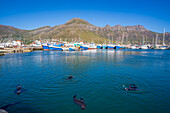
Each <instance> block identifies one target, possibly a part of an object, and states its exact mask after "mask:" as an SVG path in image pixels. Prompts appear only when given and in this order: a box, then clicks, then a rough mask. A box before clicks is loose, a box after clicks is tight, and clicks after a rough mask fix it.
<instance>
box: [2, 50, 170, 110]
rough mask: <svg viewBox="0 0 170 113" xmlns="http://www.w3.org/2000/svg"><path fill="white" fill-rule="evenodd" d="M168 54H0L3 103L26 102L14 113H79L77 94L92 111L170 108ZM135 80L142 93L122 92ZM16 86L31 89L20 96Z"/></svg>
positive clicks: (154, 51)
mask: <svg viewBox="0 0 170 113" xmlns="http://www.w3.org/2000/svg"><path fill="white" fill-rule="evenodd" d="M169 56H170V51H166V50H165V51H160V50H93V51H75V52H62V51H35V52H30V53H16V54H7V55H5V56H1V57H0V91H2V92H3V93H0V97H1V99H0V105H2V106H3V105H6V104H8V103H12V102H16V101H21V102H22V103H21V104H20V105H16V106H15V107H11V108H9V110H8V111H9V113H10V112H11V113H16V112H17V113H39V112H47V113H54V112H55V113H79V112H82V111H81V109H80V108H79V107H78V106H76V105H75V104H74V103H73V101H72V97H73V96H74V95H75V94H77V95H79V96H80V97H82V98H84V100H85V102H86V105H87V109H86V110H85V111H83V112H87V113H103V112H105V113H110V112H113V111H114V112H122V113H124V112H126V113H128V112H129V113H132V112H133V113H134V112H141V113H148V112H161V113H162V112H170V110H169V106H170V104H169V101H170V98H169V94H170V89H169V87H167V86H170V78H169V73H170V67H169V66H170V57H169ZM69 76H74V78H73V79H71V80H68V79H67V78H68V77H69ZM132 83H133V84H136V85H137V86H138V88H139V90H140V91H139V92H127V91H124V90H122V89H123V86H126V87H127V86H128V85H129V84H132ZM17 84H21V85H22V86H23V87H24V88H25V89H28V91H26V92H23V93H22V94H21V95H19V96H18V95H15V94H14V93H13V91H14V90H15V87H16V85H17ZM158 89H159V90H158ZM129 105H130V106H129ZM122 108H123V109H122Z"/></svg>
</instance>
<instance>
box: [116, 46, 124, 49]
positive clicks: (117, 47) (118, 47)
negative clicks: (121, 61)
mask: <svg viewBox="0 0 170 113" xmlns="http://www.w3.org/2000/svg"><path fill="white" fill-rule="evenodd" d="M115 49H125V47H121V46H115Z"/></svg>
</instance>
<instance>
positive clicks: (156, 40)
mask: <svg viewBox="0 0 170 113" xmlns="http://www.w3.org/2000/svg"><path fill="white" fill-rule="evenodd" d="M157 42H158V34H156V39H155V46H157Z"/></svg>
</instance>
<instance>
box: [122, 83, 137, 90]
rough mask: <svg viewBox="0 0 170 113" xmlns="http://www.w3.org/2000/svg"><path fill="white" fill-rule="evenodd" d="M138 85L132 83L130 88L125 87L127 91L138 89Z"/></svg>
mask: <svg viewBox="0 0 170 113" xmlns="http://www.w3.org/2000/svg"><path fill="white" fill-rule="evenodd" d="M137 88H138V87H137V86H136V85H135V84H130V85H129V88H125V90H126V91H137V90H138V89H137Z"/></svg>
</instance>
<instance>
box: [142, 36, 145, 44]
mask: <svg viewBox="0 0 170 113" xmlns="http://www.w3.org/2000/svg"><path fill="white" fill-rule="evenodd" d="M144 41H145V37H144V36H143V43H142V45H144Z"/></svg>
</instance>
